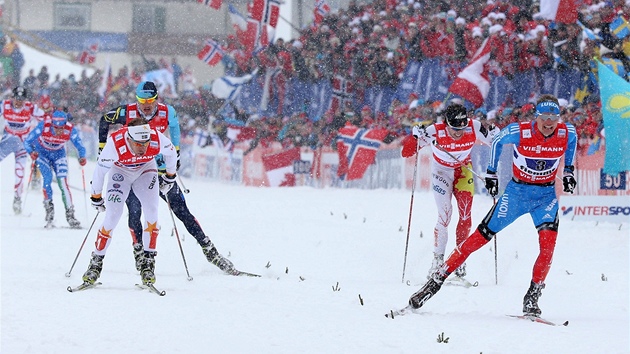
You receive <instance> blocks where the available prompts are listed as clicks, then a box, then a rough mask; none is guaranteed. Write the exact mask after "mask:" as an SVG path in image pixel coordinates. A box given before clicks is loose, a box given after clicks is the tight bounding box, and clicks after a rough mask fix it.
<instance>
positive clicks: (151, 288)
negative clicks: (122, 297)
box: [66, 282, 166, 296]
mask: <svg viewBox="0 0 630 354" xmlns="http://www.w3.org/2000/svg"><path fill="white" fill-rule="evenodd" d="M102 284H103V283H101V282H96V283H94V284H90V283H85V282H84V283H83V284H81V285H79V286H77V287H74V288H73V287H71V286H68V288H67V289H66V290H68V291H69V292H71V293H75V292H78V291H84V290H88V289H94V288H96V287H98V286H99V285H102ZM136 287H138V289H144V290H149V291H150V292H152V293H154V294H156V295H159V296H164V295H166V291H164V290H158V289H157V288H156V287H155V285H153V284H150V283H149V284H136Z"/></svg>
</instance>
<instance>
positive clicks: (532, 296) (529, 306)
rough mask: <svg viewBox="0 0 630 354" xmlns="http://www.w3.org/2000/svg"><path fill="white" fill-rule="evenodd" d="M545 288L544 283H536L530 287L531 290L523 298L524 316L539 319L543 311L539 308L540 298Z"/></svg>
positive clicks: (532, 283)
mask: <svg viewBox="0 0 630 354" xmlns="http://www.w3.org/2000/svg"><path fill="white" fill-rule="evenodd" d="M544 288H545V284H543V283H540V284H538V283H534V282H533V281H532V282H531V284H530V285H529V290H527V293H526V294H525V297H523V315H525V316H534V317H539V316H540V314H541V313H542V311H541V310H540V308H539V307H538V298H539V297H541V296H542V289H544Z"/></svg>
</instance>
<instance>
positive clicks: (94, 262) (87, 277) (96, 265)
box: [83, 252, 105, 285]
mask: <svg viewBox="0 0 630 354" xmlns="http://www.w3.org/2000/svg"><path fill="white" fill-rule="evenodd" d="M103 258H105V256H104V255H103V256H99V255H97V254H96V253H94V252H92V259H90V265H89V267H88V269H87V270H86V271H85V273H83V283H84V284H90V285H93V284H94V283H95V282H96V280H97V279H98V277H100V276H101V271H102V270H103Z"/></svg>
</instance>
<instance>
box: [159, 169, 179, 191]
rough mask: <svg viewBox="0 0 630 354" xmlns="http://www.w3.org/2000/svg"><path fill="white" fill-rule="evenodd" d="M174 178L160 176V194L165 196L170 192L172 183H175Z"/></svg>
mask: <svg viewBox="0 0 630 354" xmlns="http://www.w3.org/2000/svg"><path fill="white" fill-rule="evenodd" d="M175 178H177V175H176V174H175V175H172V176H169V175H168V174H166V173H165V174H163V175H162V176H160V192H162V194H164V195H166V194H167V193H168V191H170V190H171V188H173V183H175Z"/></svg>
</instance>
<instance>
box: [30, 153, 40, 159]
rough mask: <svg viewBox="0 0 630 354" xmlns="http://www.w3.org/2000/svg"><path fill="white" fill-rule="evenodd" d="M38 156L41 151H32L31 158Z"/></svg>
mask: <svg viewBox="0 0 630 354" xmlns="http://www.w3.org/2000/svg"><path fill="white" fill-rule="evenodd" d="M37 156H39V153H38V152H37V151H33V152H31V160H33V161H35V160H37Z"/></svg>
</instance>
